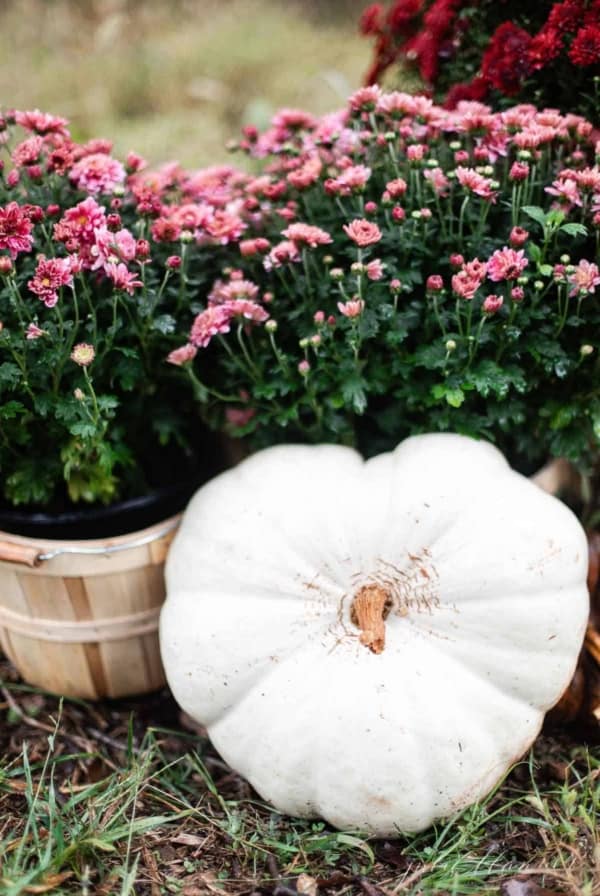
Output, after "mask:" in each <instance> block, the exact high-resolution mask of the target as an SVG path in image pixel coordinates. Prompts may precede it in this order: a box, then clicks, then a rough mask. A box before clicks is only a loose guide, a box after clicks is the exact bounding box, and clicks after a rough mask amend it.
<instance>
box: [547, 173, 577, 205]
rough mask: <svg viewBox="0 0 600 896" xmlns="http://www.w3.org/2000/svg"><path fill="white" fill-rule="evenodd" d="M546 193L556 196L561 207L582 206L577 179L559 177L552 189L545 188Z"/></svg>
mask: <svg viewBox="0 0 600 896" xmlns="http://www.w3.org/2000/svg"><path fill="white" fill-rule="evenodd" d="M544 190H545V192H546V193H549V194H550V195H551V196H556V197H557V199H558V202H559V203H560V204H561V205H567V206H572V205H581V194H580V192H579V187H578V185H577V180H576V178H575V177H573V178H571V177H565V178H563V177H559V178H558V180H555V181H554V182H553V184H552V186H551V187H544Z"/></svg>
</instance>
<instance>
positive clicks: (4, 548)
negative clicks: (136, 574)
mask: <svg viewBox="0 0 600 896" xmlns="http://www.w3.org/2000/svg"><path fill="white" fill-rule="evenodd" d="M179 522H180V520H179V518H176V519H173V520H171V521H170V522H169V523H167V524H166V525H165V526H163V528H162V529H159V530H158V532H151V533H148V535H144V536H142V537H141V538H134V539H132V540H131V541H124V542H120V543H119V544H109V545H95V546H94V547H87V548H86V547H71V546H70V545H64V546H61V547H57V548H52V550H49V551H43V550H42V551H40V550H39V548H37V547H35V546H34V545H29V544H22V543H20V542H17V541H0V560H4V561H7V562H8V563H20V564H22V565H23V566H29V567H32V568H33V567H35V566H39V565H40V563H43V562H44V561H46V560H53V559H54V558H55V557H61V556H62V555H63V554H77V555H88V556H96V557H102V556H110V554H118V553H120V552H121V551H129V550H131V549H132V548H141V547H143V546H144V545H146V544H151V543H152V542H153V541H159V540H160V539H161V538H165V536H167V535H169V534H170V533H171V532H173V531H174V530H175V529H176V528H177V526H178V525H179Z"/></svg>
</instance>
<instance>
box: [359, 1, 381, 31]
mask: <svg viewBox="0 0 600 896" xmlns="http://www.w3.org/2000/svg"><path fill="white" fill-rule="evenodd" d="M358 27H359V29H360V33H361V34H379V33H380V31H381V29H382V27H383V6H382V5H381V3H371V5H370V6H367V8H366V9H365V10H363V14H362V15H361V17H360V20H359V24H358Z"/></svg>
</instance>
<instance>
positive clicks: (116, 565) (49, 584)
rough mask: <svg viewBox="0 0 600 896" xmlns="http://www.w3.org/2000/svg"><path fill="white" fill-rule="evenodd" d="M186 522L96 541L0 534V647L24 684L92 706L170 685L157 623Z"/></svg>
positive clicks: (174, 519) (175, 519) (165, 523)
mask: <svg viewBox="0 0 600 896" xmlns="http://www.w3.org/2000/svg"><path fill="white" fill-rule="evenodd" d="M180 519H181V515H178V516H175V517H172V518H170V519H168V520H165V521H163V522H161V523H158V524H156V525H154V526H151V527H150V528H148V529H143V530H141V531H139V532H132V533H129V534H128V535H121V536H119V537H117V538H105V539H99V540H93V541H92V540H90V541H88V540H86V541H51V540H46V539H33V538H24V537H21V536H18V535H9V534H7V533H3V532H0V644H1V645H2V649H3V650H4V652H5V653H6V655H7V656H8V657H9V659H10V660H11V661H12V662H13V664H14V665H15V666H16V668H17V670H18V672H19V674H20V675H21V676H22V677H23V678H24V680H25V681H26V682H28V683H29V684H33V685H37V686H38V687H41V688H44V689H45V690H48V691H52V692H54V693H57V694H64V695H65V696H69V697H82V698H85V699H91V700H98V699H101V698H103V697H126V696H132V695H134V694H143V693H146V692H148V691H153V690H156V689H158V688H160V687H162V686H163V685H164V683H165V678H164V673H163V669H162V664H161V660H160V651H159V644H158V617H159V613H160V608H161V606H162V604H163V602H164V598H165V585H164V563H165V559H166V556H167V551H168V547H169V544H170V543H171V541H172V539H173V537H174V535H175V532H176V530H177V527H178V525H179V521H180Z"/></svg>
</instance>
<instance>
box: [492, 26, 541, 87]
mask: <svg viewBox="0 0 600 896" xmlns="http://www.w3.org/2000/svg"><path fill="white" fill-rule="evenodd" d="M530 43H531V35H530V34H529V33H528V32H527V31H525V30H524V29H523V28H518V27H517V26H516V25H514V24H513V23H512V22H504V24H502V25H499V26H498V28H497V29H496V31H495V32H494V34H493V36H492V39H491V42H490V45H489V48H488V49H487V50H486V52H485V54H484V57H483V59H482V61H481V72H482V75H483V77H484V78H486V80H487V81H489V83H490V84H491V85H492V87H495V88H496V90H499V91H500V92H501V93H503V94H505V96H514V95H515V94H517V93H518V92H519V90H520V89H521V86H522V84H523V80H524V79H525V78H526V77H527V75H528V74H530V71H531V67H530V65H529V60H528V58H527V51H528V50H529V45H530Z"/></svg>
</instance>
